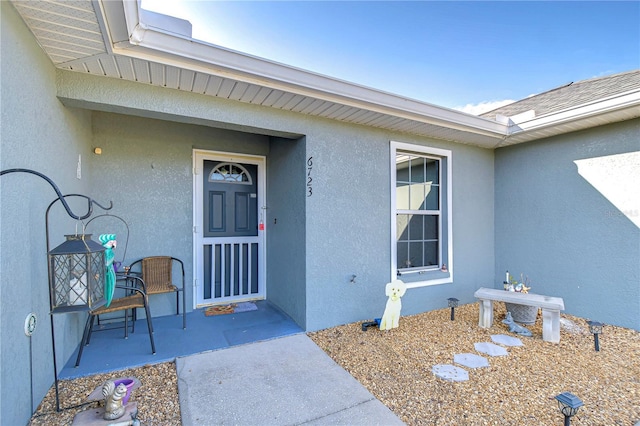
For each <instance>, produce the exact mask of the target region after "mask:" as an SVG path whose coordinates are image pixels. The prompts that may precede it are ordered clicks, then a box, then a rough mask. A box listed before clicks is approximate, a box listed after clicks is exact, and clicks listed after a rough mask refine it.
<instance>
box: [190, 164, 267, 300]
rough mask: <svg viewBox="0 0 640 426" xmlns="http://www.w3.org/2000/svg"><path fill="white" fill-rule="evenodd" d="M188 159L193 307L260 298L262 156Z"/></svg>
mask: <svg viewBox="0 0 640 426" xmlns="http://www.w3.org/2000/svg"><path fill="white" fill-rule="evenodd" d="M194 158H195V160H196V164H195V170H196V175H195V187H196V188H195V191H194V194H195V198H196V200H194V201H195V206H196V208H195V217H194V219H195V226H194V232H195V238H194V240H195V245H196V247H195V251H196V253H195V256H194V258H195V259H196V262H194V263H195V268H196V271H195V274H194V276H195V277H196V289H197V290H196V294H197V297H196V306H204V305H211V304H220V303H231V302H238V301H242V300H252V299H263V298H264V297H265V288H264V276H265V274H264V259H265V256H264V253H263V242H264V238H263V237H264V217H263V215H264V212H265V209H264V208H263V206H264V158H262V157H251V156H245V155H228V154H220V155H216V154H215V153H206V152H196V155H195V156H194Z"/></svg>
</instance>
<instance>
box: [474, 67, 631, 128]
mask: <svg viewBox="0 0 640 426" xmlns="http://www.w3.org/2000/svg"><path fill="white" fill-rule="evenodd" d="M634 89H640V70H634V71H627V72H623V73H619V74H613V75H609V76H606V77H596V78H590V79H588V80H582V81H578V82H575V83H569V84H567V85H564V86H560V87H558V88H555V89H552V90H549V91H547V92H544V93H540V94H538V95H534V96H530V97H528V98H525V99H522V100H520V101H517V102H514V103H512V104H508V105H505V106H502V107H500V108H497V109H494V110H492V111H489V112H485V113H483V114H480V117H485V118H491V119H494V118H495V116H496V115H497V114H500V115H504V116H507V117H513V116H514V115H517V114H520V113H523V112H526V111H530V110H534V111H535V114H536V117H539V116H541V115H545V114H549V113H553V112H556V111H561V110H564V109H567V108H571V107H575V106H578V105H584V104H587V103H589V102H593V101H596V100H599V99H603V98H608V97H610V96H613V95H616V94H619V93H624V92H628V91H630V90H634Z"/></svg>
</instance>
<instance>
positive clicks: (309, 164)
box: [307, 157, 313, 197]
mask: <svg viewBox="0 0 640 426" xmlns="http://www.w3.org/2000/svg"><path fill="white" fill-rule="evenodd" d="M312 170H313V157H309V158H308V159H307V197H311V196H312V195H313V178H312V177H311V171H312Z"/></svg>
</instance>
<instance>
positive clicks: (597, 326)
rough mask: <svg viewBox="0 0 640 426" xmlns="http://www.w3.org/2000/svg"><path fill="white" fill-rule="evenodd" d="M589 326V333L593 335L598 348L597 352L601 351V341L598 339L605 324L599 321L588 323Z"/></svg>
mask: <svg viewBox="0 0 640 426" xmlns="http://www.w3.org/2000/svg"><path fill="white" fill-rule="evenodd" d="M587 324H589V332H590V333H591V334H593V343H594V344H595V347H596V352H598V351H599V350H600V340H599V339H598V334H600V333H602V327H603V326H604V324H602V323H601V322H597V321H587Z"/></svg>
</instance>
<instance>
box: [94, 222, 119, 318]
mask: <svg viewBox="0 0 640 426" xmlns="http://www.w3.org/2000/svg"><path fill="white" fill-rule="evenodd" d="M98 239H99V240H100V242H101V243H102V246H103V247H105V249H106V250H105V251H104V258H105V259H104V260H105V263H106V265H107V270H106V275H105V278H104V298H105V300H106V301H107V303H106V304H105V306H106V307H109V305H111V299H113V292H114V290H115V288H116V272H115V270H114V269H113V259H114V258H115V257H116V256H115V254H113V249H114V248H116V234H102V235H100V236H99V237H98Z"/></svg>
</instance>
